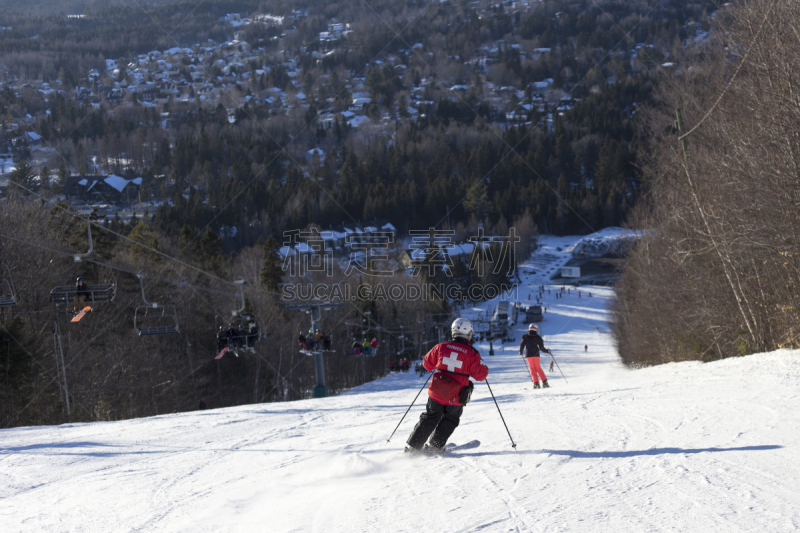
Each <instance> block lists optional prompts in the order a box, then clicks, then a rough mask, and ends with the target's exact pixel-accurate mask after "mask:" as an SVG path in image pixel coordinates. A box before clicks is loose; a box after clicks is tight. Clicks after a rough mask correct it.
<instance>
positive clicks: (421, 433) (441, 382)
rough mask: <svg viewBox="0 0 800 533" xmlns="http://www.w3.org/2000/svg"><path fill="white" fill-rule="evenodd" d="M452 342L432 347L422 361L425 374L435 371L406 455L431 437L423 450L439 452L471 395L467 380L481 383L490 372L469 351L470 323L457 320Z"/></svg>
mask: <svg viewBox="0 0 800 533" xmlns="http://www.w3.org/2000/svg"><path fill="white" fill-rule="evenodd" d="M450 332H451V334H452V336H453V340H452V341H448V342H442V343H440V344H437V345H436V346H434V347H433V349H432V350H431V351H430V352H428V353H427V354H426V355H425V358H424V359H423V360H422V366H423V367H424V368H425V370H436V373H435V374H434V375H433V378H432V379H431V384H430V385H429V386H428V405H427V406H426V409H425V412H424V413H422V414H421V415H420V417H419V422H417V425H416V427H415V428H414V431H412V432H411V435H409V437H408V441H406V444H407V446H406V451H407V452H408V451H414V450H419V449H420V448H422V446H423V445H424V444H425V442H426V441H427V440H428V437H429V436H431V434H433V436H431V437H430V444H428V445H426V447H425V448H426V450H429V451H432V452H441V451H443V449H444V445H445V444H446V443H447V439H448V438H450V435H452V434H453V431H455V429H456V428H457V427H458V423H459V420H460V419H461V413H462V412H463V411H464V405H465V404H466V403H467V402H468V401H469V396H470V395H471V393H472V386H473V385H472V382H471V381H470V379H469V378H470V377H471V378H473V379H475V380H477V381H483V380H484V379H486V376H488V375H489V368H488V367H487V366H486V365H484V364H483V361H482V360H481V354H480V352H478V350H476V349H475V348H473V347H472V334H473V330H472V323H471V322H470V321H469V320H467V319H466V318H457V319H456V320H455V321H454V322H453V324H452V325H451V326H450Z"/></svg>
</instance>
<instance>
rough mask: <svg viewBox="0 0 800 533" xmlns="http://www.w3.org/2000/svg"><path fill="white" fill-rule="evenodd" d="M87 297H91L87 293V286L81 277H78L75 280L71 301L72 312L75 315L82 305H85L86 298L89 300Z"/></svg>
mask: <svg viewBox="0 0 800 533" xmlns="http://www.w3.org/2000/svg"><path fill="white" fill-rule="evenodd" d="M89 296H91V293H90V292H89V286H88V285H86V283H84V281H83V278H82V277H79V278H78V279H77V280H75V298H74V299H73V301H72V303H73V307H72V310H73V311H75V312H76V313H77V312H78V311H80V310H81V309H83V307H84V305H85V304H86V298H89Z"/></svg>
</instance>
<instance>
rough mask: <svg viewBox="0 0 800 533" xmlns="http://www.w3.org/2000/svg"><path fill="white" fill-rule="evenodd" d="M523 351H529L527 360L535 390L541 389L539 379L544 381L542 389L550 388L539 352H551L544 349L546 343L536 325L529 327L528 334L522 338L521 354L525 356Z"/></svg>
mask: <svg viewBox="0 0 800 533" xmlns="http://www.w3.org/2000/svg"><path fill="white" fill-rule="evenodd" d="M523 351H527V354H526V355H525V359H527V361H528V368H530V371H531V378H532V381H533V388H534V389H538V388H539V378H541V380H542V388H544V389H546V388H548V387H550V385H548V384H547V376H546V375H545V373H544V370H542V365H541V363H540V362H539V352H540V351H542V352H544V353H550V350H548V349H547V348H545V347H544V341H543V340H542V338H541V337H540V336H539V328H538V327H537V326H536V324H531V325H530V326H528V333H526V334H525V335H523V336H522V342H521V343H520V345H519V354H520V355H523Z"/></svg>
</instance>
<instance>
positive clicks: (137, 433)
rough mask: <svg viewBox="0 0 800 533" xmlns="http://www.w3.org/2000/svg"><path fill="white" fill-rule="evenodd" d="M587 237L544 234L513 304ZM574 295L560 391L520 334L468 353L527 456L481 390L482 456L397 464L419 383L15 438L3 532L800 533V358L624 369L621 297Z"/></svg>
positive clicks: (561, 319)
mask: <svg viewBox="0 0 800 533" xmlns="http://www.w3.org/2000/svg"><path fill="white" fill-rule="evenodd" d="M621 233H622V231H621V230H617V229H606V230H603V231H602V232H598V233H597V234H594V235H592V236H590V237H589V238H591V239H594V241H593V242H594V244H593V245H595V246H600V247H602V243H603V240H604V239H613V238H615V237H616V236H619V235H620V234H621ZM579 240H580V238H579V237H543V238H542V239H541V244H542V246H541V248H540V249H539V250H537V252H536V253H535V254H534V255H533V257H531V258H530V259H529V260H528V261H526V262H524V263H523V265H522V267H521V269H520V270H521V272H522V283H521V285H520V290H519V301H521V302H523V303H528V302H529V301H530V302H533V301H535V297H534V295H535V294H536V287H537V286H538V285H540V284H545V285H547V284H548V281H547V278H546V277H545V276H549V275H552V273H553V272H555V269H556V268H558V267H560V266H562V265H563V264H564V263H566V262H567V261H568V260H569V258H570V255H569V252H570V250H572V248H573V247H574V246H575V245H576V244H577V243H578V241H579ZM597 243H600V244H597ZM558 248H561V251H559V250H558ZM531 271H535V273H533V274H529V273H528V272H531ZM580 290H581V293H582V297H581V298H578V297H577V293H576V292H575V291H573V292H570V293H568V294H565V295H564V297H563V298H559V299H556V298H555V292H556V287H555V286H551V294H549V295H548V294H546V293H545V295H544V305H545V306H546V307H547V312H546V313H545V315H544V321H543V322H542V323H541V324H540V327H541V331H542V333H543V335H544V339H545V345H546V346H547V347H548V348H551V349H552V350H553V353H554V355H555V357H556V359H557V361H558V363H559V365H560V367H561V370H562V371H563V372H564V374H565V375H566V378H567V380H568V382H566V381H565V380H564V378H563V377H562V376H561V374H560V372H559V370H558V369H557V368H556V369H554V372H549V369H548V367H549V365H548V364H547V363H548V361H547V360H548V357H544V358H543V361H542V362H543V365H542V366H543V367H544V370H545V372H546V373H547V375H548V376H549V382H550V384H551V388H550V389H540V390H533V389H531V383H530V377H529V374H528V371H527V367H526V365H525V362H524V361H523V360H522V359H521V358H520V357H519V355H518V348H519V344H518V343H519V339H520V337H521V335H522V333H524V331H525V330H526V324H522V323H520V324H517V326H516V327H515V328H514V331H513V336H514V337H515V342H514V343H510V344H500V345H497V346H494V350H495V353H496V355H495V356H489V355H488V353H489V346H488V344H486V343H479V344H478V345H477V348H478V349H479V350H480V351H481V353H482V354H483V356H484V361H485V362H486V363H487V364H488V365H489V368H490V374H489V381H490V383H491V385H492V389H493V390H494V393H495V396H496V398H497V402H498V404H499V406H500V408H501V409H502V411H503V416H504V417H505V420H506V422H507V424H508V428H509V430H510V431H511V435H512V436H513V438H514V441H515V442H516V443H517V448H516V450H514V449H512V447H511V441H510V440H509V438H508V434H507V433H506V430H505V428H504V426H503V424H502V421H501V420H500V417H499V415H498V413H497V409H496V407H495V405H494V402H493V401H492V398H491V396H490V395H489V394H488V389H487V388H486V386H485V385H483V384H481V383H478V384H476V388H475V393H474V394H473V402H472V403H470V405H468V406H467V407H466V408H465V410H464V415H463V417H462V420H461V425H460V426H459V428H458V429H456V431H455V433H454V434H453V437H452V438H451V441H452V442H454V443H456V444H464V443H466V442H469V441H470V440H472V439H478V440H480V441H481V444H480V446H479V447H477V448H468V449H463V450H459V451H454V452H453V453H450V454H446V455H444V456H425V455H414V456H410V457H409V456H408V455H406V454H404V453H403V452H402V450H403V447H404V441H405V439H406V438H407V436H408V434H409V432H410V431H411V429H412V428H413V426H414V424H415V423H416V420H417V418H418V416H419V414H420V413H421V412H422V410H423V408H424V403H425V396H424V393H423V395H421V396H420V398H419V400H418V401H417V404H416V405H415V406H414V407H413V408H412V409H411V411H410V412H409V414H408V416H407V417H406V419H405V420H404V421H403V423H402V425H401V426H400V428H399V429H398V431H397V433H396V434H395V436H394V437H393V439H392V441H391V443H386V438H387V437H388V436H389V434H390V433H391V431H392V429H394V426H395V425H396V424H397V422H398V421H399V419H400V417H401V416H402V415H403V413H404V412H405V409H406V408H407V407H408V403H409V402H410V401H411V400H412V399H413V398H414V396H415V395H416V393H417V391H418V390H419V388H420V386H421V385H422V383H423V380H424V378H418V377H417V376H416V375H415V374H413V372H412V373H407V374H392V375H390V376H387V377H386V378H383V379H380V380H377V381H375V382H372V383H368V384H365V385H363V386H361V387H358V388H356V389H354V390H352V391H348V392H346V393H343V394H341V395H339V396H336V397H332V398H326V399H315V400H305V401H298V402H289V403H276V404H260V405H247V406H239V407H232V408H227V409H218V410H207V411H197V412H192V413H180V414H175V415H162V416H155V417H151V418H144V419H136V420H126V421H120V422H100V423H92V424H65V425H62V426H53V427H28V428H12V429H6V430H0V531H2V532H3V533H5V532H6V531H8V532H16V531H21V532H28V531H78V532H82V531H91V532H94V531H101V532H108V531H132V530H135V531H170V532H173V531H187V532H189V531H192V532H194V531H214V532H216V531H230V532H241V531H270V532H304V533H305V532H309V531H311V532H314V531H319V532H325V533H329V532H404V531H408V532H418V531H446V532H464V533H466V532H529V531H530V532H533V531H537V532H538V531H547V532H549V531H585V532H592V533H595V532H605V531H608V532H614V533H618V532H620V531H625V532H627V531H634V532H640V531H641V532H686V531H703V532H706V531H709V532H716V531H719V532H724V533H730V532H738V531H743V532H750V531H752V532H759V533H762V532H765V531H767V532H773V531H797V530H800V489H799V488H798V479H800V466H799V465H800V427H799V426H800V423H798V417H797V415H796V413H797V412H798V409H800V395H799V394H798V392H797V391H798V382H799V381H800V351H789V350H780V351H778V352H773V353H768V354H756V355H752V356H749V357H740V358H731V359H727V360H724V361H718V362H715V363H708V364H701V363H697V362H687V363H672V364H668V365H662V366H659V367H653V368H646V369H640V370H631V369H628V368H626V367H624V366H623V365H622V364H621V363H620V362H619V359H618V357H617V354H616V350H615V346H614V340H613V338H612V336H611V335H610V334H609V331H610V325H609V323H608V320H609V316H610V315H609V310H608V309H609V304H610V302H611V299H612V298H613V292H612V290H611V289H609V288H605V287H581V289H580ZM528 292H530V293H531V300H528ZM588 292H591V293H592V296H591V297H588ZM495 304H496V301H494V302H486V303H483V304H480V305H478V306H475V308H476V309H478V310H473V309H472V308H468V309H466V310H465V311H464V312H463V316H466V317H468V318H474V317H476V316H477V315H478V314H479V310H482V311H487V310H490V309H492V308H493V306H494V305H495ZM584 345H588V346H589V350H588V352H584ZM343 357H344V356H338V355H336V356H331V358H330V359H331V361H330V363H331V364H335V360H336V359H339V358H343Z"/></svg>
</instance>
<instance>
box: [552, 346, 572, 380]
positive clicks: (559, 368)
mask: <svg viewBox="0 0 800 533" xmlns="http://www.w3.org/2000/svg"><path fill="white" fill-rule="evenodd" d="M550 357H553V354H552V353H551V354H550ZM553 362H554V363H555V364H556V366H557V367H558V371H559V372H561V367H560V366H558V361H556V358H555V357H553ZM561 377H562V378H564V383H569V381H567V377H566V376H565V375H564V373H563V372H561Z"/></svg>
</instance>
